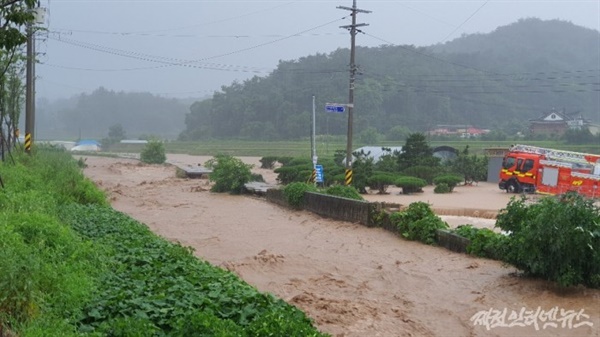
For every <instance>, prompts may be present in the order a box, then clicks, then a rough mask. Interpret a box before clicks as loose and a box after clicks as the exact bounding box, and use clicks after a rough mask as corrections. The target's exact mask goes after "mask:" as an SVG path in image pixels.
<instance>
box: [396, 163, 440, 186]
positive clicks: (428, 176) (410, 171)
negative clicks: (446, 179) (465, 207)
mask: <svg viewBox="0 0 600 337" xmlns="http://www.w3.org/2000/svg"><path fill="white" fill-rule="evenodd" d="M442 170H443V168H442V167H435V166H423V165H418V166H411V167H408V168H406V169H404V170H402V175H404V176H409V177H416V178H421V179H423V180H425V181H426V182H427V184H432V183H433V178H434V177H435V176H437V175H439V174H440V173H442Z"/></svg>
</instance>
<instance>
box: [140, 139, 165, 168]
mask: <svg viewBox="0 0 600 337" xmlns="http://www.w3.org/2000/svg"><path fill="white" fill-rule="evenodd" d="M140 160H141V161H142V162H144V163H146V164H164V162H165V161H166V160H167V155H166V154H165V144H164V143H163V142H161V141H160V140H155V139H154V140H150V141H148V143H147V144H146V145H145V146H144V148H143V149H142V152H141V153H140Z"/></svg>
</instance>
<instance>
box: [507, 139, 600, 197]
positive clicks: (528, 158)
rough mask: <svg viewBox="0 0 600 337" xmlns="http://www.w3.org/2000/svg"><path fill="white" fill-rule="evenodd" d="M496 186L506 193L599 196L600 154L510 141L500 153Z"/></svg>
mask: <svg viewBox="0 0 600 337" xmlns="http://www.w3.org/2000/svg"><path fill="white" fill-rule="evenodd" d="M498 187H499V188H500V189H502V190H506V192H509V193H521V192H525V193H540V194H550V195H556V194H563V193H567V192H570V191H574V192H577V193H580V194H583V195H585V196H588V197H591V198H598V197H600V155H595V154H587V153H579V152H571V151H562V150H553V149H545V148H540V147H535V146H529V145H514V146H513V147H511V149H510V151H509V152H508V153H507V154H506V155H505V156H504V159H503V161H502V168H501V170H500V180H499V183H498Z"/></svg>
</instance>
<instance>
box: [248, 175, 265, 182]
mask: <svg viewBox="0 0 600 337" xmlns="http://www.w3.org/2000/svg"><path fill="white" fill-rule="evenodd" d="M250 181H259V182H261V183H264V182H265V178H264V177H263V176H262V174H258V173H250Z"/></svg>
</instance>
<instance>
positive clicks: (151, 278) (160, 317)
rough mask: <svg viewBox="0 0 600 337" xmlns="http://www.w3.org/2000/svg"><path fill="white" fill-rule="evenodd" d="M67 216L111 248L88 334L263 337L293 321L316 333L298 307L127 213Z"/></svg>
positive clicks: (86, 209)
mask: <svg viewBox="0 0 600 337" xmlns="http://www.w3.org/2000/svg"><path fill="white" fill-rule="evenodd" d="M62 218H63V219H64V221H65V222H66V223H68V224H69V225H70V226H72V228H73V229H74V230H76V231H77V232H78V233H80V235H82V236H84V237H85V238H87V239H89V240H92V241H94V242H96V243H98V244H101V245H103V246H106V247H107V248H109V249H108V250H107V251H108V252H110V253H111V255H110V256H109V258H108V259H107V263H108V264H109V265H108V267H109V268H108V272H106V273H104V274H103V276H102V278H101V279H100V288H99V289H98V291H97V292H96V293H95V294H96V296H95V297H94V298H92V299H91V300H90V301H87V303H86V306H85V308H84V310H83V312H82V314H81V315H80V316H79V322H78V323H79V326H80V332H82V333H85V332H94V331H103V330H104V331H107V332H108V334H109V335H125V336H138V335H153V334H152V333H153V332H154V331H155V330H156V328H158V331H159V333H158V334H155V335H158V336H162V335H170V336H203V335H206V336H244V335H245V334H243V333H242V331H243V330H252V329H255V328H256V329H259V331H262V333H261V334H260V335H263V336H285V335H286V334H287V333H288V331H289V328H287V327H293V329H297V330H298V331H307V332H309V333H313V332H314V333H317V332H316V330H315V329H314V327H312V325H311V322H310V320H308V319H307V318H306V317H305V316H304V314H303V313H302V312H300V311H299V310H298V309H296V308H295V307H291V306H290V305H288V304H287V303H285V302H283V301H282V300H280V299H276V298H274V297H273V296H271V295H269V294H263V293H260V292H258V291H257V290H256V289H255V288H253V287H251V286H250V285H248V284H246V283H244V282H242V281H241V280H240V279H238V278H237V276H235V275H234V274H232V273H229V272H227V271H225V270H223V269H220V268H216V267H213V266H212V265H210V264H208V263H206V262H204V261H201V260H198V259H197V258H196V257H195V256H194V255H193V252H192V250H191V249H189V248H187V247H183V246H181V245H178V244H173V243H170V242H168V241H166V240H163V239H161V238H160V237H158V236H156V235H154V234H153V233H152V232H150V230H149V229H148V228H147V227H146V226H144V225H143V224H140V223H138V222H136V221H135V220H133V219H131V218H129V217H128V216H126V215H124V214H122V213H119V212H117V211H115V210H112V209H110V208H108V207H96V206H78V205H72V206H70V207H67V208H65V209H63V212H62ZM134 326H135V327H137V329H134V328H133V327H134ZM107 328H108V330H106V329H107ZM242 329H243V330H242ZM317 335H318V336H321V334H319V333H317ZM249 336H255V334H249Z"/></svg>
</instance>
